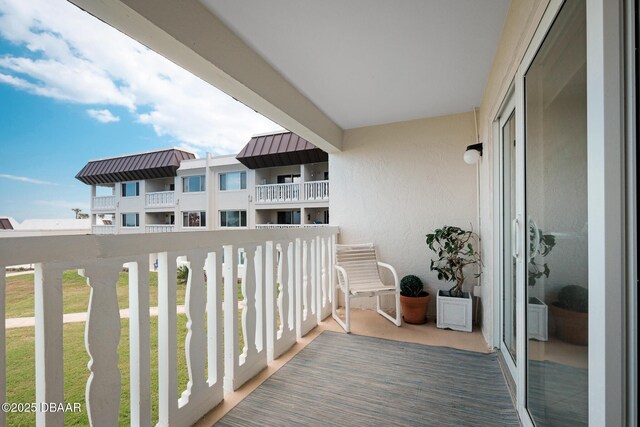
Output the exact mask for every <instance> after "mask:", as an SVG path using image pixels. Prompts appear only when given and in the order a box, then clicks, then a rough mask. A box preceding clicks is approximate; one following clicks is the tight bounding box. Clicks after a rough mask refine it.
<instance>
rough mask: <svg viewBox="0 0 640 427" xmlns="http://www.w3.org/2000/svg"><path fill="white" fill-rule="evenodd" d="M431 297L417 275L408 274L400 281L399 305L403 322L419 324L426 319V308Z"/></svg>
mask: <svg viewBox="0 0 640 427" xmlns="http://www.w3.org/2000/svg"><path fill="white" fill-rule="evenodd" d="M429 301H431V297H430V296H429V293H428V292H426V291H425V290H424V288H423V286H422V280H420V278H419V277H418V276H414V275H413V274H410V275H408V276H404V277H403V278H402V280H401V281H400V305H401V306H402V318H403V319H404V321H405V322H407V323H411V324H414V325H420V324H422V323H425V322H426V321H427V310H428V307H429Z"/></svg>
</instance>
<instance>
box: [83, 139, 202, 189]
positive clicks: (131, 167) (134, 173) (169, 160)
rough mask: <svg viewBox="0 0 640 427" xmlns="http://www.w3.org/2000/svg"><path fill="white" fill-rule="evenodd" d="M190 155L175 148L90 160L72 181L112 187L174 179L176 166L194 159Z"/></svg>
mask: <svg viewBox="0 0 640 427" xmlns="http://www.w3.org/2000/svg"><path fill="white" fill-rule="evenodd" d="M195 157H196V156H195V155H194V154H193V153H189V152H187V151H182V150H178V149H175V148H171V149H167V150H160V151H152V152H149V153H141V154H132V155H129V156H122V157H112V158H109V159H103V160H92V161H90V162H89V163H87V164H86V165H85V166H84V167H83V168H82V170H81V171H80V172H78V174H77V175H76V179H78V180H80V181H82V182H84V183H85V184H89V185H96V184H112V183H114V182H122V181H137V180H142V179H153V178H168V177H173V176H176V170H178V168H179V167H180V162H181V161H183V160H187V159H195Z"/></svg>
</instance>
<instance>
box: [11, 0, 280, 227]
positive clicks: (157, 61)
mask: <svg viewBox="0 0 640 427" xmlns="http://www.w3.org/2000/svg"><path fill="white" fill-rule="evenodd" d="M279 129H282V128H281V127H280V126H279V125H277V124H275V123H273V122H271V121H270V120H268V119H266V118H265V117H263V116H261V115H260V114H258V113H256V112H254V111H253V110H251V109H250V108H247V107H246V106H244V105H243V104H241V103H239V102H237V101H235V100H234V99H233V98H231V97H229V96H228V95H226V94H224V93H223V92H221V91H219V90H218V89H216V88H215V87H213V86H211V85H209V84H208V83H206V82H204V81H202V80H200V79H199V78H197V77H195V76H193V75H192V74H191V73H189V72H188V71H186V70H184V69H182V68H180V67H179V66H177V65H175V64H173V63H172V62H170V61H169V60H167V59H165V58H163V57H162V56H160V55H158V54H156V53H155V52H153V51H151V50H150V49H148V48H146V47H144V46H142V45H141V44H139V43H138V42H136V41H134V40H132V39H130V38H129V37H127V36H126V35H124V34H122V33H120V32H119V31H117V30H115V29H113V28H111V27H109V26H108V25H106V24H104V23H103V22H101V21H99V20H97V19H95V18H94V17H92V16H91V15H89V14H87V13H86V12H84V11H81V10H80V9H78V8H77V7H75V6H73V5H72V4H70V3H68V2H67V1H66V0H28V1H25V0H0V216H11V217H13V218H15V219H16V220H18V221H23V220H24V219H32V218H73V217H74V215H75V214H74V213H73V212H72V211H71V209H72V208H81V209H83V210H84V211H85V212H88V211H89V199H90V188H89V187H88V186H86V185H84V184H82V183H81V182H80V181H78V180H76V179H75V178H74V177H75V175H76V173H77V172H78V171H80V169H82V167H83V166H84V165H85V164H86V163H87V161H89V160H92V159H98V158H104V157H110V156H118V155H123V154H128V153H134V152H140V151H149V150H155V149H162V148H167V147H180V148H184V149H187V150H191V151H194V152H196V154H198V155H199V156H200V157H202V156H204V154H205V153H206V152H211V153H213V154H214V155H215V154H230V153H236V152H238V151H239V150H240V149H241V148H242V147H243V146H244V144H246V143H247V142H248V141H249V139H250V137H251V136H252V135H254V134H256V133H263V132H269V131H273V130H279Z"/></svg>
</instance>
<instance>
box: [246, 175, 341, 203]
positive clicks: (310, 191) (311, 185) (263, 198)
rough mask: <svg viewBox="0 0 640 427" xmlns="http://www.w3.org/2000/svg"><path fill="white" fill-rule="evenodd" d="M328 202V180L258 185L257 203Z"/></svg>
mask: <svg viewBox="0 0 640 427" xmlns="http://www.w3.org/2000/svg"><path fill="white" fill-rule="evenodd" d="M328 200H329V181H328V180H327V181H310V182H304V183H299V182H295V183H290V184H266V185H256V203H265V204H266V203H291V202H306V201H308V202H318V201H328Z"/></svg>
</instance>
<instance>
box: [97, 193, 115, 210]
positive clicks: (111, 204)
mask: <svg viewBox="0 0 640 427" xmlns="http://www.w3.org/2000/svg"><path fill="white" fill-rule="evenodd" d="M115 208H116V196H100V197H94V198H93V200H92V201H91V209H93V210H94V211H97V210H113V209H115Z"/></svg>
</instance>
